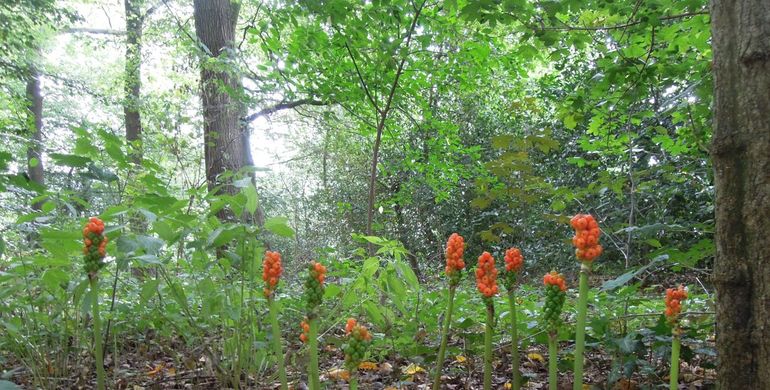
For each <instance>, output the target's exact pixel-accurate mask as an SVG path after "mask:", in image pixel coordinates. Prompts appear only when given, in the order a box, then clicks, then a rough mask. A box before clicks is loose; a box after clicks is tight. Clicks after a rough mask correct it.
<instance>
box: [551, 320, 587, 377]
mask: <svg viewBox="0 0 770 390" xmlns="http://www.w3.org/2000/svg"><path fill="white" fill-rule="evenodd" d="M558 338H559V333H558V332H556V331H552V332H550V333H549V334H548V389H550V390H557V388H558V382H559V377H558V375H557V374H558V370H559V369H558V363H559V356H558V352H557V349H556V341H557V340H558ZM581 386H582V385H581Z"/></svg>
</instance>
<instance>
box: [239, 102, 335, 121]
mask: <svg viewBox="0 0 770 390" xmlns="http://www.w3.org/2000/svg"><path fill="white" fill-rule="evenodd" d="M327 104H328V103H326V102H322V101H320V100H315V99H312V98H306V99H300V100H294V101H291V102H281V103H278V104H276V105H274V106H270V107H266V108H263V109H261V110H259V111H257V112H255V113H253V114H251V115H249V116H247V117H245V118H243V122H244V123H250V122H253V121H254V120H255V119H257V118H259V117H263V116H267V115H270V114H273V113H276V112H278V111H281V110H288V109H292V108H296V107H299V106H325V105H327Z"/></svg>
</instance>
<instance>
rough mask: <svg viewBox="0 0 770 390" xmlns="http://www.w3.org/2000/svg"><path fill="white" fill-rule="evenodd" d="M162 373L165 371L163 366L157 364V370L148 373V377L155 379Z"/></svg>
mask: <svg viewBox="0 0 770 390" xmlns="http://www.w3.org/2000/svg"><path fill="white" fill-rule="evenodd" d="M161 371H163V365H162V364H156V365H155V368H153V369H152V370H150V371H148V372H147V376H149V377H153V376H155V375H158V374H159V373H160V372H161Z"/></svg>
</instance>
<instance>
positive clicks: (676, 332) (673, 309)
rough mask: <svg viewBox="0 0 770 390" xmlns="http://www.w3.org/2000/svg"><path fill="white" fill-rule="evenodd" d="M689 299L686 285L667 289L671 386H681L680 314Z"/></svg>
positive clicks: (666, 312) (674, 389) (672, 389)
mask: <svg viewBox="0 0 770 390" xmlns="http://www.w3.org/2000/svg"><path fill="white" fill-rule="evenodd" d="M685 299H687V291H686V290H685V289H684V286H681V285H680V286H679V288H677V289H673V288H669V289H667V290H666V311H665V315H666V321H667V322H668V324H669V325H671V336H672V337H671V371H670V372H669V388H670V389H671V390H676V389H678V388H679V349H680V347H681V336H682V328H681V327H680V325H679V314H680V313H681V312H682V301H684V300H685Z"/></svg>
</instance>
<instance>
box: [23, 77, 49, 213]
mask: <svg viewBox="0 0 770 390" xmlns="http://www.w3.org/2000/svg"><path fill="white" fill-rule="evenodd" d="M27 99H28V101H29V121H28V123H29V129H30V137H29V146H28V147H27V174H28V175H29V180H30V181H31V182H33V183H35V184H38V185H40V186H41V187H42V186H44V185H45V173H44V170H43V95H41V93H40V74H39V73H38V71H37V68H35V67H34V66H30V67H29V75H28V76H27ZM42 207H43V202H42V201H40V202H35V203H34V204H33V205H32V208H33V209H34V210H40V209H41V208H42Z"/></svg>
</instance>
